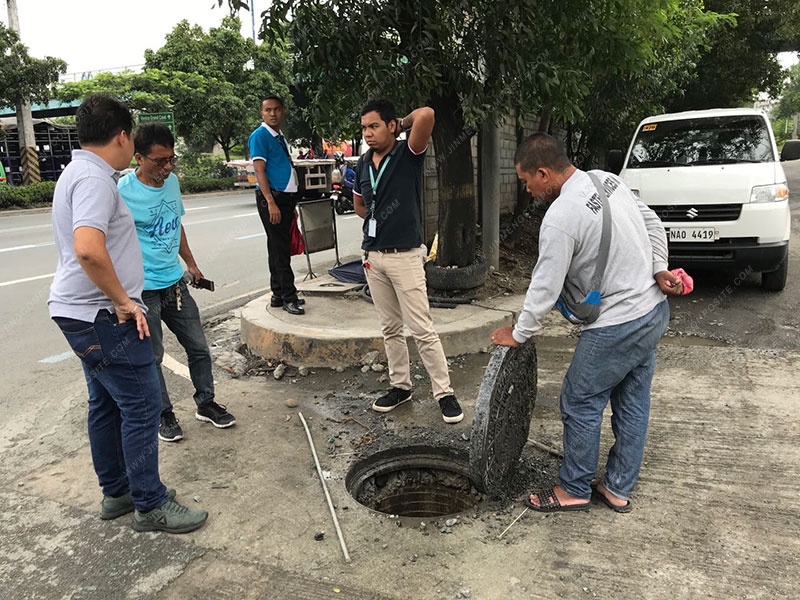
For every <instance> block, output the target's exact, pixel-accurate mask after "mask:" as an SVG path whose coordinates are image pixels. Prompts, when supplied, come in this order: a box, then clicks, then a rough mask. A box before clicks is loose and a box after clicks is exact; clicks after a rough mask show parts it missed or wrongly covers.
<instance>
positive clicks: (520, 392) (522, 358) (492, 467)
mask: <svg viewBox="0 0 800 600" xmlns="http://www.w3.org/2000/svg"><path fill="white" fill-rule="evenodd" d="M535 402H536V345H535V344H534V342H533V341H532V340H529V341H527V342H525V343H524V344H522V345H521V346H518V347H516V348H510V347H508V346H498V347H497V348H496V349H495V351H494V353H493V354H492V357H491V359H490V360H489V364H488V365H487V367H486V371H485V373H484V375H483V381H482V382H481V389H480V391H479V392H478V400H477V402H476V403H475V421H474V422H473V424H472V438H471V444H470V453H469V462H470V472H471V473H472V481H473V483H474V484H475V486H476V487H477V488H478V489H479V490H481V491H482V492H485V493H487V494H490V495H501V494H502V493H503V491H504V490H505V488H506V486H507V484H508V481H509V479H510V477H511V475H512V473H513V472H514V469H515V467H516V466H517V462H518V461H519V457H520V455H521V454H522V449H523V448H524V447H525V443H526V442H527V440H528V431H529V430H530V425H531V414H532V413H533V406H534V404H535Z"/></svg>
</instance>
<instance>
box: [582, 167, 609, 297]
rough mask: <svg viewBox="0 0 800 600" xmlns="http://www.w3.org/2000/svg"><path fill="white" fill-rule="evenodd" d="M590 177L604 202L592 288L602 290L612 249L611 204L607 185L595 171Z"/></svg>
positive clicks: (589, 174)
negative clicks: (604, 185) (605, 185)
mask: <svg viewBox="0 0 800 600" xmlns="http://www.w3.org/2000/svg"><path fill="white" fill-rule="evenodd" d="M586 174H587V175H588V176H589V179H591V180H592V183H593V184H594V187H595V189H597V193H598V194H599V195H600V200H601V201H602V203H603V229H602V233H601V234H600V248H599V250H598V251H597V263H595V267H594V275H593V276H592V289H593V290H600V287H601V286H602V284H603V274H604V273H605V271H606V265H607V264H608V254H609V250H610V249H611V204H610V203H609V201H608V194H607V193H606V189H605V187H603V184H602V183H601V182H600V178H599V177H598V176H597V175H595V174H594V173H589V172H587V173H586Z"/></svg>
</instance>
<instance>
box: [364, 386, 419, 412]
mask: <svg viewBox="0 0 800 600" xmlns="http://www.w3.org/2000/svg"><path fill="white" fill-rule="evenodd" d="M409 400H411V390H403V389H400V388H396V387H393V388H392V389H390V390H389V393H388V394H384V395H383V396H381V397H380V398H378V399H377V400H375V402H373V404H372V410H375V411H377V412H389V411H390V410H392V409H395V408H397V407H398V406H400V405H401V404H403V403H405V402H408V401H409Z"/></svg>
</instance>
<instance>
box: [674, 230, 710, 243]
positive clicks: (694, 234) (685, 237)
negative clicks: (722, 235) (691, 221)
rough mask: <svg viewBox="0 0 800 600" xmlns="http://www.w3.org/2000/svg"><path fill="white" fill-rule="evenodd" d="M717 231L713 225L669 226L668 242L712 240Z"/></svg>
mask: <svg viewBox="0 0 800 600" xmlns="http://www.w3.org/2000/svg"><path fill="white" fill-rule="evenodd" d="M718 239H719V233H718V232H717V230H716V229H714V228H713V227H670V228H669V241H670V242H713V241H715V240H718Z"/></svg>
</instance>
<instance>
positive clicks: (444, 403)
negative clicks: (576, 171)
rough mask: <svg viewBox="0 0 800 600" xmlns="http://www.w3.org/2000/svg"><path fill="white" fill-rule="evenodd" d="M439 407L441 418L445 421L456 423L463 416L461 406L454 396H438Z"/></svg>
mask: <svg viewBox="0 0 800 600" xmlns="http://www.w3.org/2000/svg"><path fill="white" fill-rule="evenodd" d="M439 408H441V409H442V418H443V419H444V422H445V423H458V422H459V421H461V419H463V418H464V413H463V412H462V411H461V406H459V404H458V400H456V397H455V396H452V395H451V396H443V397H441V398H439Z"/></svg>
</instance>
